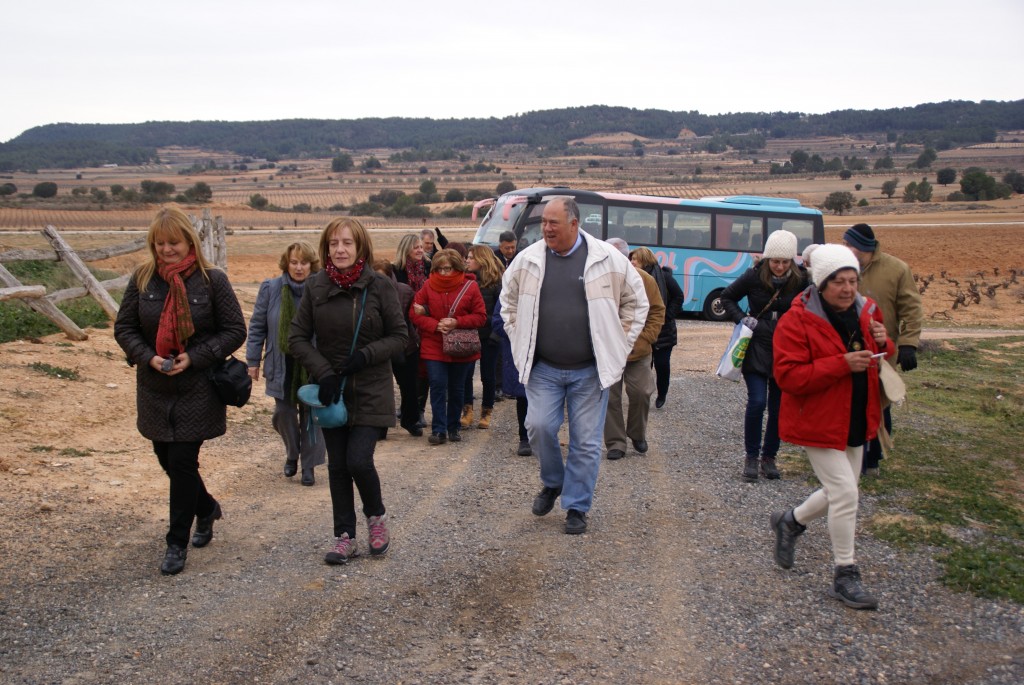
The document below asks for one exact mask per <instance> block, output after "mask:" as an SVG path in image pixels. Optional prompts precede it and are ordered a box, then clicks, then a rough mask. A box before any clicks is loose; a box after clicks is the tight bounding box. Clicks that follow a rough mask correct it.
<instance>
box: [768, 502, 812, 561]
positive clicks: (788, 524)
mask: <svg viewBox="0 0 1024 685" xmlns="http://www.w3.org/2000/svg"><path fill="white" fill-rule="evenodd" d="M771 523H772V530H773V531H775V563H776V564H778V565H779V566H781V567H782V568H793V559H794V557H795V556H796V539H797V538H798V537H800V536H801V535H803V534H804V531H805V530H807V526H804V525H801V524H799V523H797V521H796V519H795V518H794V517H793V510H792V509H790V510H789V511H777V512H775V513H774V514H772V517H771Z"/></svg>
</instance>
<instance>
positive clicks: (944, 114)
mask: <svg viewBox="0 0 1024 685" xmlns="http://www.w3.org/2000/svg"><path fill="white" fill-rule="evenodd" d="M684 129H686V130H688V131H692V132H693V133H695V134H696V135H697V136H721V137H722V139H723V140H725V141H726V144H728V145H735V139H736V137H737V136H754V139H755V140H757V139H764V138H808V137H813V136H838V135H858V134H878V133H886V134H888V135H889V136H890V137H892V140H896V139H897V137H898V139H899V140H901V141H903V142H906V143H921V142H923V143H927V144H929V145H932V146H933V147H935V148H936V149H944V148H948V147H951V146H954V145H962V144H969V143H980V142H991V141H994V140H995V137H996V131H998V130H1018V129H1024V100H1016V101H1012V102H995V101H982V102H979V103H975V102H964V101H949V102H941V103H929V104H923V105H917V106H915V107H901V108H895V109H886V110H839V111H835V112H829V113H827V114H810V115H805V114H801V113H799V112H771V113H765V112H747V113H730V114H717V115H708V114H701V113H700V112H696V111H693V112H670V111H666V110H657V109H645V110H640V109H631V108H628V107H607V106H604V105H592V106H588V107H573V108H568V109H555V110H545V111H539V112H528V113H526V114H517V115H515V116H509V117H504V118H501V119H498V118H494V117H492V118H487V119H479V118H477V119H406V118H399V117H394V118H383V119H382V118H377V119H339V120H323V119H285V120H279V121H239V122H230V121H189V122H183V121H151V122H146V123H143V124H48V125H46V126H37V127H35V128H32V129H29V130H28V131H25V132H24V133H22V134H21V135H20V136H18V137H17V138H15V139H13V140H11V141H10V142H8V143H3V144H0V171H13V170H18V169H20V170H33V169H41V168H77V167H86V166H99V165H102V164H122V165H123V164H143V163H147V162H155V161H157V149H158V148H161V147H167V146H172V145H179V146H185V147H199V148H204V149H209V150H218V151H227V152H231V153H233V154H237V155H239V156H247V157H253V158H265V159H267V160H270V161H277V160H279V159H295V158H302V157H314V158H323V157H332V156H334V155H335V154H336V153H337V151H338V150H340V149H344V150H350V151H358V150H366V149H371V148H392V149H415V150H420V151H422V152H423V158H424V159H428V158H431V155H432V154H435V155H445V154H447V155H450V154H451V152H452V151H453V150H469V149H471V148H476V147H478V146H486V147H495V148H496V147H499V146H502V145H529V146H531V147H544V148H549V149H552V150H565V149H568V148H569V146H570V141H573V140H577V141H578V140H580V139H583V138H586V137H588V136H593V135H595V134H601V133H612V132H621V131H629V132H631V133H634V134H636V135H637V136H642V137H644V138H649V139H655V140H677V139H678V137H679V135H680V132H681V131H683V130H684ZM577 145H578V144H577ZM433 158H435V159H436V158H441V157H439V156H438V157H433Z"/></svg>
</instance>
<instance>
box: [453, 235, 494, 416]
mask: <svg viewBox="0 0 1024 685" xmlns="http://www.w3.org/2000/svg"><path fill="white" fill-rule="evenodd" d="M466 271H467V272H468V273H469V274H472V275H473V276H476V283H477V285H478V286H479V287H480V294H481V295H482V296H483V298H484V311H485V312H486V313H487V320H486V321H485V322H484V325H483V326H481V327H480V328H478V329H477V331H478V332H479V333H480V385H481V386H482V387H483V404H482V405H481V407H480V423H478V424H477V428H484V429H486V428H490V427H491V413H492V412H493V411H494V389H495V387H496V382H495V381H496V373H497V368H498V365H497V363H498V352H499V350H500V347H499V346H498V343H497V342H496V341H494V340H491V316H493V315H494V305H495V304H496V303H497V302H498V297H499V296H500V295H501V277H502V275H503V274H504V273H505V267H503V266H502V265H501V262H499V261H498V258H497V257H495V256H494V250H492V249H491V248H489V247H487V246H486V245H472V246H470V247H469V251H468V257H467V259H466ZM475 365H476V362H470V366H469V372H468V373H467V374H466V385H465V389H464V391H463V400H462V401H463V402H464V404H463V407H462V420H461V422H460V423H461V426H462V427H463V428H469V427H470V426H472V425H473V400H474V398H473V372H474V371H475V368H474V367H475Z"/></svg>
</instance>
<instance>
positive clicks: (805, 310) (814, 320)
mask: <svg viewBox="0 0 1024 685" xmlns="http://www.w3.org/2000/svg"><path fill="white" fill-rule="evenodd" d="M854 306H855V307H856V308H857V311H858V312H859V314H860V329H861V335H862V336H863V337H864V341H865V344H866V345H867V349H869V350H871V351H872V352H885V353H886V357H890V356H892V355H893V353H894V352H895V351H896V346H895V345H894V344H893V342H892V340H890V339H888V338H886V340H885V348H884V349H879V348H878V346H877V345H876V343H875V339H874V338H873V337H872V336H871V328H870V322H871V320H872V319H874V320H875V321H879V322H882V312H881V310H880V309H879V307H878V305H877V304H876V303H875V302H874V300H871V299H868V298H866V297H863V296H858V297H857V302H856V304H854ZM883 323H884V322H883ZM773 342H774V362H775V364H774V372H775V381H776V382H777V383H778V384H779V388H780V389H781V390H782V406H781V408H780V410H779V437H781V438H782V439H783V440H785V441H786V442H790V443H793V444H794V445H803V446H805V447H823V448H827V449H834V450H845V449H846V439H847V437H848V436H849V432H850V405H851V402H852V393H853V380H852V374H851V372H850V367H849V365H847V363H846V359H844V355H845V354H846V352H847V350H846V345H845V344H844V342H843V340H842V339H841V338H840V337H839V333H837V332H836V329H835V328H833V327H832V324H831V323H830V322H829V320H828V317H827V316H826V314H825V311H824V309H823V308H822V302H821V296H820V295H819V294H818V290H817V288H815V287H814V286H813V285H812V286H810V287H809V288H807V289H806V290H804V291H803V292H802V293H800V294H799V295H798V296H797V297H796V298H795V299H794V300H793V304H792V306H791V307H790V310H789V311H788V312H787V313H786V314H785V315H783V317H782V318H781V319H779V324H778V326H777V327H776V329H775V338H774V341H773ZM881 416H882V408H881V402H880V396H879V383H878V371H877V369H875V368H869V369H868V406H867V425H868V432H867V435H866V436H865V437H866V438H867V439H868V440H871V439H873V438H874V437H875V435H876V433H877V432H878V423H879V420H880V419H881Z"/></svg>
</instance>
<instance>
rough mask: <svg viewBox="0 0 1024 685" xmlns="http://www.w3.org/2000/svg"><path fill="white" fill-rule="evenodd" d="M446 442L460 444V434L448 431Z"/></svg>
mask: <svg viewBox="0 0 1024 685" xmlns="http://www.w3.org/2000/svg"><path fill="white" fill-rule="evenodd" d="M448 440H449V441H450V442H462V433H460V432H459V431H450V432H449V433H448Z"/></svg>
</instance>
